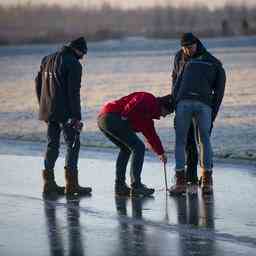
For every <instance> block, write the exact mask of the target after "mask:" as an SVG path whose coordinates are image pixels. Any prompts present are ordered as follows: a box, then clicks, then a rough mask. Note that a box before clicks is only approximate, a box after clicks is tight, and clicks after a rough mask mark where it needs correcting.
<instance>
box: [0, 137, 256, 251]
mask: <svg viewBox="0 0 256 256" xmlns="http://www.w3.org/2000/svg"><path fill="white" fill-rule="evenodd" d="M43 147H44V146H43V145H41V144H32V143H30V144H29V143H21V144H20V145H18V144H17V143H16V142H15V141H12V142H8V141H2V142H1V146H0V162H1V179H0V204H1V207H0V255H1V256H16V255H19V256H23V255H24V256H30V255H31V256H32V255H38V256H41V255H42V256H47V255H49V256H62V255H72V256H73V255H88V256H90V255H92V256H101V255H102V256H107V255H109V256H114V255H117V256H121V255H122V256H126V255H127V256H128V255H142V256H150V255H152V256H158V255H159V256H160V255H161V256H165V255H166V256H167V255H168V256H170V255H175V256H180V255H183V256H185V255H186V256H187V255H202V256H204V255H208V256H215V255H216V256H222V255H233V256H238V255H243V256H244V255H247V256H254V255H255V249H256V220H255V209H256V201H255V198H256V190H255V184H256V167H255V165H241V164H240V165H232V164H222V163H216V165H215V169H214V182H215V184H214V196H213V197H206V198H203V197H202V196H201V193H200V191H199V194H198V197H196V198H189V197H188V196H187V197H186V196H184V197H181V198H178V199H175V198H171V197H169V196H168V197H166V195H165V192H164V191H163V186H164V174H163V168H162V165H161V164H160V163H159V162H156V161H155V160H154V159H153V158H152V157H150V156H149V155H148V156H147V157H146V161H145V165H144V169H143V179H144V182H145V183H146V184H148V185H150V186H153V187H155V188H156V193H155V196H154V197H153V198H147V199H139V198H133V199H131V198H128V199H125V198H121V197H119V198H116V197H115V196H114V193H113V181H114V165H115V162H114V160H115V158H116V152H115V151H109V152H103V151H98V150H97V151H91V150H90V151H89V150H84V149H83V150H82V152H81V159H80V183H81V184H82V185H91V186H92V188H93V193H92V196H91V197H87V198H81V199H80V200H67V199H66V198H65V197H60V198H59V199H57V200H53V199H49V198H48V199H43V198H42V195H41V187H42V181H41V171H40V170H41V169H42V157H41V155H42V154H43V152H42V150H43ZM63 161H64V160H63V158H60V159H59V160H58V162H57V166H56V172H55V173H56V179H57V181H58V183H60V184H63V182H64V180H63V168H62V166H63ZM171 166H172V163H169V164H168V176H169V179H168V182H169V184H170V180H171V177H172V174H171Z"/></svg>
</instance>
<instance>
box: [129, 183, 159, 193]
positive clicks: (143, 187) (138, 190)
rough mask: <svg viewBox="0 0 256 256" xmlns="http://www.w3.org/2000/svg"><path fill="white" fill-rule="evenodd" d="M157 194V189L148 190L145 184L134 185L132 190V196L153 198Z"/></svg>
mask: <svg viewBox="0 0 256 256" xmlns="http://www.w3.org/2000/svg"><path fill="white" fill-rule="evenodd" d="M154 192H155V189H153V188H148V187H147V186H146V185H144V184H142V183H141V184H139V185H133V186H132V188H131V196H151V195H152V194H153V193H154Z"/></svg>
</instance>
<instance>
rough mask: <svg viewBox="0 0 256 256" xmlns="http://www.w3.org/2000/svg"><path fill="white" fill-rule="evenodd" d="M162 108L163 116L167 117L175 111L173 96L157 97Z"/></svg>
mask: <svg viewBox="0 0 256 256" xmlns="http://www.w3.org/2000/svg"><path fill="white" fill-rule="evenodd" d="M157 101H158V103H159V106H160V111H161V116H162V117H166V116H167V115H169V114H171V113H172V112H173V111H174V100H173V96H172V95H171V94H168V95H166V96H163V97H157Z"/></svg>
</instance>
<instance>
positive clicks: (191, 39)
mask: <svg viewBox="0 0 256 256" xmlns="http://www.w3.org/2000/svg"><path fill="white" fill-rule="evenodd" d="M196 42H197V39H196V37H195V36H194V35H193V34H192V33H191V32H189V33H183V34H182V35H181V39H180V44H181V46H188V45H192V44H194V43H196Z"/></svg>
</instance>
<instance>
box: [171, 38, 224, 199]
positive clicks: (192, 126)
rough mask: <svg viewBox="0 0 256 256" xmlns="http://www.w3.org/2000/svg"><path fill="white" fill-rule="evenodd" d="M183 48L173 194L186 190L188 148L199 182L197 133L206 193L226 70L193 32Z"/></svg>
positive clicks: (176, 75)
mask: <svg viewBox="0 0 256 256" xmlns="http://www.w3.org/2000/svg"><path fill="white" fill-rule="evenodd" d="M181 46H182V49H181V50H180V51H179V52H178V53H177V54H176V56H175V61H174V70H173V73H172V77H173V88H172V94H173V96H174V99H175V104H176V117H175V120H176V129H175V130H176V147H175V158H176V184H175V185H174V186H173V187H172V188H171V190H170V193H171V194H180V193H184V192H185V191H186V176H185V172H184V168H185V148H186V152H187V172H188V175H187V177H189V178H190V180H189V181H191V182H195V181H196V178H197V175H196V167H197V161H198V156H197V145H196V144H197V143H196V138H195V136H196V135H195V134H196V133H197V136H196V137H198V139H199V148H200V165H201V175H202V182H203V186H202V191H203V193H205V194H207V193H212V183H213V182H212V149H211V144H210V133H211V129H212V124H213V122H214V120H215V118H216V116H217V113H218V111H219V107H220V104H221V102H222V99H223V96H224V90H225V81H226V76H225V71H224V69H223V67H222V64H221V62H220V61H219V60H217V59H216V58H215V57H214V56H212V55H211V54H210V53H209V52H208V51H207V50H206V49H205V47H204V46H203V44H202V43H201V42H200V40H199V39H198V38H196V37H195V36H194V35H193V34H192V33H185V34H183V35H182V37H181Z"/></svg>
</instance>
